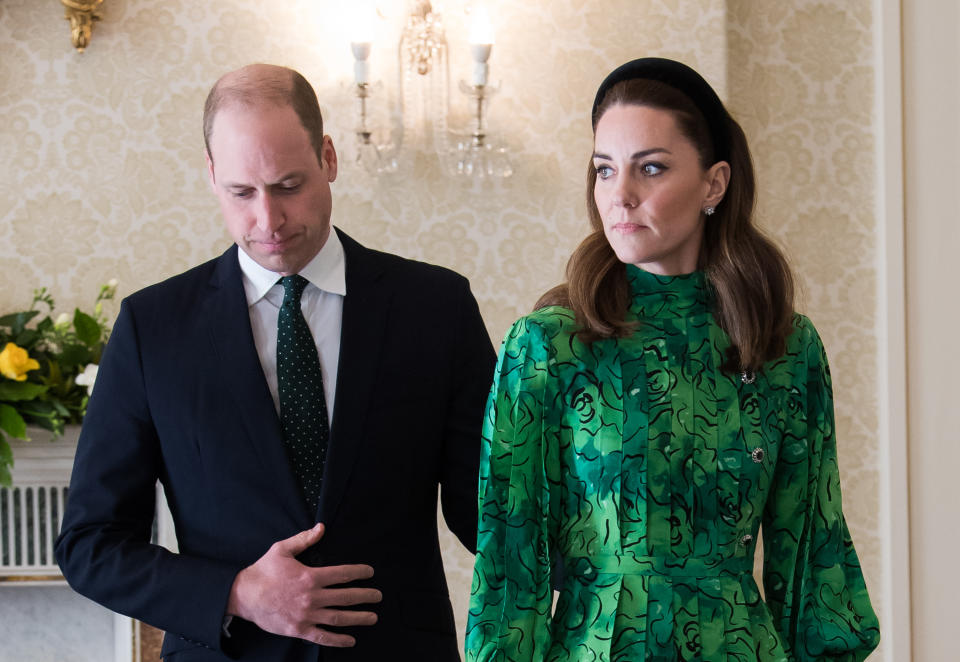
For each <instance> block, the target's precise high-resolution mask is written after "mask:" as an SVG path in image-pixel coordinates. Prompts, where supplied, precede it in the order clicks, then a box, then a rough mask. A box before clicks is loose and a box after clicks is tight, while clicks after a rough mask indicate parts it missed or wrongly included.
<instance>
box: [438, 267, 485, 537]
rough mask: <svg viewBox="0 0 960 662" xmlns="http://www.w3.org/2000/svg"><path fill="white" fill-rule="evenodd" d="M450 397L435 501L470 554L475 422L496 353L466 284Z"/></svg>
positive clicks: (473, 532)
mask: <svg viewBox="0 0 960 662" xmlns="http://www.w3.org/2000/svg"><path fill="white" fill-rule="evenodd" d="M456 303H457V307H458V314H457V316H456V328H455V331H454V334H453V343H454V350H453V351H454V356H455V358H454V361H453V365H452V372H451V377H450V381H449V383H450V384H451V389H450V390H451V395H450V399H449V406H448V409H447V414H446V422H445V430H444V447H443V448H444V450H443V453H444V457H443V462H442V471H443V474H442V476H441V492H440V502H441V507H442V509H443V518H444V521H445V522H446V523H447V526H448V527H449V528H450V530H451V531H453V533H454V534H455V535H456V536H457V538H459V540H460V542H462V543H463V545H464V546H465V547H466V548H467V549H469V550H470V552H471V553H474V552H476V549H477V490H476V487H477V474H478V472H479V465H480V422H481V419H482V418H483V405H484V402H485V400H486V397H487V392H488V390H489V387H490V378H491V376H492V375H493V368H494V364H495V363H496V358H497V357H496V353H495V352H494V351H493V344H492V343H491V342H490V336H489V335H488V334H487V330H486V327H485V326H484V323H483V318H482V317H481V316H480V309H479V307H478V306H477V301H476V299H475V298H474V297H473V295H472V294H471V293H470V289H469V286H467V284H466V281H463V287H462V289H461V290H460V292H459V293H458V297H457V302H456Z"/></svg>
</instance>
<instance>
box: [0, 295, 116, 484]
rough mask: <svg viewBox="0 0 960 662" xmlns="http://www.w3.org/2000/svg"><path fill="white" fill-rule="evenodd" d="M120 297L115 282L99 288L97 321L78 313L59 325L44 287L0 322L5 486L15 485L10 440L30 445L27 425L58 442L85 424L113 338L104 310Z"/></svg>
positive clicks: (0, 472) (0, 450)
mask: <svg viewBox="0 0 960 662" xmlns="http://www.w3.org/2000/svg"><path fill="white" fill-rule="evenodd" d="M116 292H117V282H116V280H111V281H110V282H109V283H107V284H106V285H102V286H101V287H100V292H99V293H98V294H97V299H96V301H95V302H94V306H93V314H92V315H91V314H88V313H85V312H83V311H82V310H80V309H79V308H77V309H76V310H75V311H74V313H73V316H72V317H71V316H70V315H68V314H67V313H61V314H60V315H59V316H58V317H57V318H56V319H54V318H53V310H54V305H55V304H54V301H53V297H52V296H51V295H50V293H49V292H48V291H47V289H46V288H45V287H44V288H40V289H39V290H34V292H33V302H32V303H31V305H30V309H29V310H25V311H22V312H17V313H10V314H8V315H3V316H0V485H3V486H7V487H9V486H10V485H11V482H12V477H11V474H10V470H11V468H12V467H13V451H12V449H11V448H10V444H9V442H8V441H7V438H8V437H12V438H16V439H24V440H26V439H28V437H27V426H28V425H34V426H37V427H40V428H45V429H47V430H50V431H52V432H53V434H54V436H55V437H56V436H59V435H60V434H62V433H63V428H64V425H66V424H68V423H80V422H81V421H82V420H83V415H84V413H85V412H86V409H87V400H88V398H89V396H90V392H91V391H92V389H93V381H94V379H95V378H96V372H97V364H99V362H100V354H101V353H102V352H103V347H104V345H105V344H106V342H107V338H108V337H109V336H110V324H109V323H108V321H107V318H106V317H105V316H104V312H103V304H104V302H107V301H110V300H112V299H113V298H114V296H115V295H116ZM42 307H45V308H46V314H44V315H42V312H43V311H42V310H41V308H42ZM41 315H42V316H41Z"/></svg>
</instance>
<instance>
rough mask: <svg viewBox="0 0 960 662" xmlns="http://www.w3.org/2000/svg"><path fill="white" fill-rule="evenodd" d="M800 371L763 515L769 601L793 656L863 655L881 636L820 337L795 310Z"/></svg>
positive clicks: (812, 661) (854, 658) (849, 659)
mask: <svg viewBox="0 0 960 662" xmlns="http://www.w3.org/2000/svg"><path fill="white" fill-rule="evenodd" d="M800 320H801V324H800V328H799V329H798V330H797V331H796V332H795V335H797V336H798V337H799V338H800V339H801V347H800V348H799V350H798V352H797V354H798V355H799V356H800V357H801V361H800V364H801V365H805V374H804V375H803V376H802V377H801V379H800V380H799V381H800V383H801V384H803V385H804V387H803V388H798V389H797V393H798V395H799V394H801V393H805V398H804V397H803V395H799V399H798V401H797V402H798V406H797V407H796V410H795V412H794V422H793V434H791V435H788V436H787V437H785V438H784V446H783V448H782V449H781V451H780V457H779V459H778V461H777V470H776V474H775V477H774V485H773V486H772V489H771V492H770V497H769V499H768V500H767V505H766V509H765V511H764V519H763V527H764V528H763V538H764V569H763V583H764V589H765V595H766V601H767V604H768V605H769V607H770V610H771V612H772V613H773V616H774V622H775V623H776V625H777V629H778V630H779V631H780V634H781V636H782V637H783V639H784V640H785V641H786V642H787V643H788V645H789V647H790V650H791V651H792V652H793V657H792V658H791V659H795V660H797V662H817V661H819V660H825V659H830V660H836V661H837V662H861V661H862V660H865V659H866V658H867V656H868V655H869V654H870V652H871V651H872V650H873V649H874V648H876V646H877V644H878V642H879V640H880V629H879V625H878V622H877V617H876V615H875V614H874V611H873V608H872V607H871V605H870V598H869V596H868V595H867V587H866V584H865V582H864V579H863V573H862V571H861V569H860V562H859V560H858V559H857V553H856V551H855V550H854V547H853V541H852V540H851V537H850V531H849V530H848V529H847V523H846V521H845V520H844V517H843V510H842V507H841V499H840V473H839V469H838V466H837V444H836V438H835V436H834V431H835V426H834V415H833V393H832V388H831V383H830V369H829V367H828V366H827V358H826V354H825V352H824V350H823V345H822V344H821V342H820V338H819V336H818V335H817V332H816V331H815V330H814V328H813V326H812V325H811V324H810V322H809V321H807V320H806V319H805V318H800Z"/></svg>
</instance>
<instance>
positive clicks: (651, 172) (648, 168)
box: [640, 163, 666, 177]
mask: <svg viewBox="0 0 960 662" xmlns="http://www.w3.org/2000/svg"><path fill="white" fill-rule="evenodd" d="M664 170H666V168H665V167H664V166H663V164H661V163H644V164H643V165H642V166H640V171H641V172H643V174H644V175H646V176H647V177H655V176H656V175H659V174H660V173H662V172H663V171H664Z"/></svg>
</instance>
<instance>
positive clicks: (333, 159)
mask: <svg viewBox="0 0 960 662" xmlns="http://www.w3.org/2000/svg"><path fill="white" fill-rule="evenodd" d="M320 161H321V163H320V166H321V167H323V168H324V169H326V171H327V181H328V182H333V181H335V180H336V179H337V150H336V149H334V147H333V139H332V138H331V137H330V136H324V137H323V144H322V145H321V146H320Z"/></svg>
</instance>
